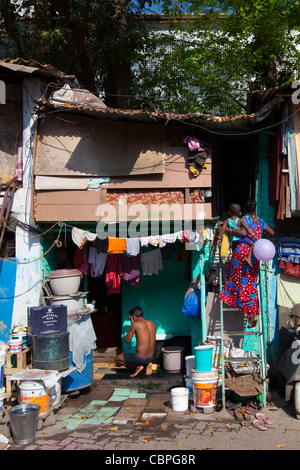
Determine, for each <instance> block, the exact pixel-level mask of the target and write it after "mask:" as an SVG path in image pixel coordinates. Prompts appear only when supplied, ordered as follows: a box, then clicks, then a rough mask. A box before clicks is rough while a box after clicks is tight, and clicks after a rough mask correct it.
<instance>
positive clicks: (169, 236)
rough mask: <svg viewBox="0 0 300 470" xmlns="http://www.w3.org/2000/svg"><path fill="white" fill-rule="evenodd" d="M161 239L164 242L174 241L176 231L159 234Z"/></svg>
mask: <svg viewBox="0 0 300 470" xmlns="http://www.w3.org/2000/svg"><path fill="white" fill-rule="evenodd" d="M161 238H162V241H163V242H165V243H175V242H176V240H177V234H176V233H167V234H165V235H162V236H161Z"/></svg>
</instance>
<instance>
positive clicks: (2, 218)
mask: <svg viewBox="0 0 300 470" xmlns="http://www.w3.org/2000/svg"><path fill="white" fill-rule="evenodd" d="M0 220H1V221H2V223H3V225H4V226H5V228H7V229H8V230H10V231H11V232H13V233H15V234H16V235H21V236H22V237H26V238H35V237H42V236H43V235H46V233H48V232H50V230H52V229H53V228H54V227H55V226H56V225H58V224H60V223H62V222H55V224H53V225H52V227H50V228H49V229H48V230H46V231H45V232H43V233H37V234H36V235H25V234H23V233H17V232H16V231H15V230H14V229H12V228H10V227H9V226H8V225H7V224H6V222H5V219H4V217H0Z"/></svg>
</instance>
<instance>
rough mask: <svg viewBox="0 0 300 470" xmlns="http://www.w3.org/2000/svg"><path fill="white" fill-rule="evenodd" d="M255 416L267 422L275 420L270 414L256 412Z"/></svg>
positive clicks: (270, 422)
mask: <svg viewBox="0 0 300 470" xmlns="http://www.w3.org/2000/svg"><path fill="white" fill-rule="evenodd" d="M255 418H257V419H258V420H259V421H262V422H263V423H265V424H273V421H272V420H271V419H270V418H269V416H267V415H264V414H263V413H256V415H255Z"/></svg>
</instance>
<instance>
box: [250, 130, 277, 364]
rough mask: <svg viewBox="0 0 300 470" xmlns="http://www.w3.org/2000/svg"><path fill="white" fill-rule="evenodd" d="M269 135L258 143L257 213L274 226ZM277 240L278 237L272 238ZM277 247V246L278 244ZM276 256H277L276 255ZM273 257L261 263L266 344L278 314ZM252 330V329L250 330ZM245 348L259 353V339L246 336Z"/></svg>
mask: <svg viewBox="0 0 300 470" xmlns="http://www.w3.org/2000/svg"><path fill="white" fill-rule="evenodd" d="M268 142H269V135H268V134H264V133H261V134H260V136H259V145H258V175H257V188H256V201H257V215H258V216H259V217H261V218H262V219H263V220H264V221H265V222H266V223H267V224H268V225H269V226H270V227H272V228H274V207H272V206H270V203H269V161H268V159H267V146H268ZM272 241H273V242H275V245H276V239H274V240H272ZM276 247H277V246H276ZM275 258H276V257H275ZM275 258H274V259H273V260H272V261H269V262H268V263H261V269H260V278H261V290H260V295H261V308H262V312H263V315H264V330H265V340H266V344H267V345H269V346H270V343H271V339H272V336H273V334H274V332H273V331H272V329H271V326H272V325H273V324H274V323H275V321H274V320H275V319H274V317H275V316H276V314H277V313H276V312H277V310H276V292H274V288H276V285H274V282H273V279H274V272H275V271H276V263H277V260H276V259H275ZM250 331H251V330H250ZM243 349H245V350H251V351H252V352H253V353H254V354H259V345H258V339H257V338H254V337H251V336H245V339H244V344H243ZM267 355H268V356H269V357H268V359H270V347H267Z"/></svg>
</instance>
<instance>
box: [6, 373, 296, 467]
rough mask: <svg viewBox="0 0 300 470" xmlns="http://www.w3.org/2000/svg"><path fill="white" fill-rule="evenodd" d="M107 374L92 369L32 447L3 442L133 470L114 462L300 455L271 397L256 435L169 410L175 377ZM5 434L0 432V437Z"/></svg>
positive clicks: (288, 422) (287, 412)
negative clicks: (81, 454)
mask: <svg viewBox="0 0 300 470" xmlns="http://www.w3.org/2000/svg"><path fill="white" fill-rule="evenodd" d="M106 367H107V366H105V367H104V368H103V369H101V368H98V369H97V370H95V377H96V379H95V381H94V383H93V385H92V386H91V387H90V389H87V390H85V391H84V393H77V394H76V393H75V394H74V395H72V394H71V395H68V398H66V399H65V400H64V402H63V405H62V406H61V407H60V408H58V409H57V410H56V412H55V413H50V414H49V416H48V418H47V419H46V420H45V421H42V420H40V422H39V427H38V430H37V432H36V434H35V441H34V442H32V443H30V444H27V445H25V446H20V445H16V444H15V443H14V441H13V439H12V438H11V437H10V435H8V437H9V447H8V451H12V450H13V451H16V450H47V451H49V450H97V451H103V452H102V453H100V454H98V456H99V458H100V462H103V463H105V464H109V463H110V464H112V463H117V464H120V463H122V464H126V463H128V464H130V465H131V466H135V465H133V461H128V462H127V461H126V462H124V461H119V462H116V459H117V458H120V459H121V457H122V456H124V455H125V456H127V457H128V458H134V457H136V458H137V457H139V458H140V463H141V462H142V460H143V458H142V457H143V456H145V457H144V460H147V459H150V458H151V462H150V463H152V464H160V463H166V462H163V461H161V462H158V460H159V459H163V458H166V457H163V456H161V455H162V454H163V453H168V452H169V453H172V455H174V454H178V453H179V454H182V455H185V456H189V458H191V459H192V458H193V456H195V458H196V459H199V451H201V450H272V451H274V450H299V449H300V420H297V419H296V417H295V414H294V409H293V403H287V402H285V401H284V399H282V398H281V397H280V396H279V395H278V393H277V392H276V391H274V392H273V393H272V397H271V399H272V402H273V403H274V405H272V407H270V406H267V407H266V408H265V409H264V410H263V412H265V413H266V414H268V416H270V417H271V418H272V420H273V421H274V424H273V425H272V426H269V427H268V430H267V431H259V430H258V429H256V428H255V427H254V426H253V424H252V421H244V422H242V423H241V422H238V421H236V420H235V418H234V417H233V416H232V415H231V414H229V413H228V412H226V411H225V412H224V411H223V410H221V411H218V412H217V411H215V412H213V413H210V414H206V413H203V412H201V411H196V410H195V408H194V407H193V404H192V402H190V405H191V406H190V409H189V410H187V411H184V412H181V411H174V410H173V409H172V405H171V403H170V398H171V396H170V389H171V387H172V386H174V385H177V386H178V385H182V378H183V375H182V374H178V375H174V376H173V375H172V374H169V375H167V376H166V375H159V374H157V375H154V374H153V375H152V376H150V377H145V376H139V377H136V378H134V380H132V379H130V378H129V377H128V375H129V374H128V373H127V372H126V371H122V372H123V375H122V374H120V371H119V373H118V374H116V375H113V374H111V372H112V370H108V369H107V368H106ZM126 374H127V375H126ZM116 378H118V379H116ZM4 429H5V428H4V425H0V434H1V433H2V434H3V432H2V431H3V430H4ZM4 434H5V433H4ZM122 451H125V454H124V452H122ZM139 451H143V452H141V453H140V452H139ZM145 451H148V452H145ZM160 453H161V454H160ZM98 456H97V457H98ZM182 458H183V457H182ZM109 459H114V462H112V460H110V461H109ZM143 463H144V464H145V462H143ZM167 463H174V462H172V461H170V462H167ZM181 463H184V462H181ZM190 463H193V461H191V462H190ZM176 464H177V463H176Z"/></svg>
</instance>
